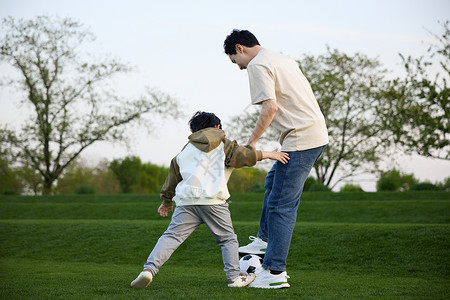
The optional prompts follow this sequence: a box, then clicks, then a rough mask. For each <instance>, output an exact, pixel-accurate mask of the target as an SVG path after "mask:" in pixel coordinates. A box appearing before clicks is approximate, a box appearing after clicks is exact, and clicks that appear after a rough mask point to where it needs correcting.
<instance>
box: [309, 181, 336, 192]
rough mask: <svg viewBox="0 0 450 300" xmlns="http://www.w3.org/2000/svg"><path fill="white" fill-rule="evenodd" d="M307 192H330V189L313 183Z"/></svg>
mask: <svg viewBox="0 0 450 300" xmlns="http://www.w3.org/2000/svg"><path fill="white" fill-rule="evenodd" d="M308 192H331V189H330V188H329V187H327V186H326V185H324V184H321V183H318V182H317V183H313V184H311V186H310V187H309V189H308Z"/></svg>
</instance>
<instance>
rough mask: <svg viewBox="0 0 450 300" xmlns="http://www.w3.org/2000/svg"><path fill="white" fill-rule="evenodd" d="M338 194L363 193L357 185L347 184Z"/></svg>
mask: <svg viewBox="0 0 450 300" xmlns="http://www.w3.org/2000/svg"><path fill="white" fill-rule="evenodd" d="M339 191H340V192H364V191H363V189H362V188H361V186H360V185H359V184H351V183H347V184H346V185H344V186H343V187H341V189H340V190H339Z"/></svg>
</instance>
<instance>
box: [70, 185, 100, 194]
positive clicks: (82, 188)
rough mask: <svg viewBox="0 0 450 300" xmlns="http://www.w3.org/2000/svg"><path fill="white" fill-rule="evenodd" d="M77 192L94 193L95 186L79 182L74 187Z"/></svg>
mask: <svg viewBox="0 0 450 300" xmlns="http://www.w3.org/2000/svg"><path fill="white" fill-rule="evenodd" d="M75 193H77V194H95V188H94V186H93V185H91V184H80V185H78V186H77V188H76V189H75Z"/></svg>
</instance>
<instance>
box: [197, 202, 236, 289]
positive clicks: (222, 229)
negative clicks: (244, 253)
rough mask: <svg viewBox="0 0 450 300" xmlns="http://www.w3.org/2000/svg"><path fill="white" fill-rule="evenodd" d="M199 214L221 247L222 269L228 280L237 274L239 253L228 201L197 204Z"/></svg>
mask: <svg viewBox="0 0 450 300" xmlns="http://www.w3.org/2000/svg"><path fill="white" fill-rule="evenodd" d="M198 208H199V211H200V212H199V215H200V216H201V218H202V220H203V222H204V223H205V224H206V226H208V229H209V231H211V233H212V235H213V237H214V240H215V241H216V243H217V245H219V246H220V248H221V249H222V259H223V264H224V266H225V267H224V271H225V273H226V275H227V279H228V280H232V279H235V278H236V277H237V276H239V273H240V270H239V253H238V247H239V244H238V241H237V236H236V234H235V233H234V229H233V224H232V222H231V215H230V211H229V210H228V203H224V204H218V205H204V206H198Z"/></svg>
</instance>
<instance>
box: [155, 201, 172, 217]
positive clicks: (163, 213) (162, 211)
mask: <svg viewBox="0 0 450 300" xmlns="http://www.w3.org/2000/svg"><path fill="white" fill-rule="evenodd" d="M169 211H172V212H173V203H172V204H171V205H170V206H166V205H164V204H161V205H160V206H159V208H158V213H159V214H160V216H161V217H167V214H168V213H169Z"/></svg>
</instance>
